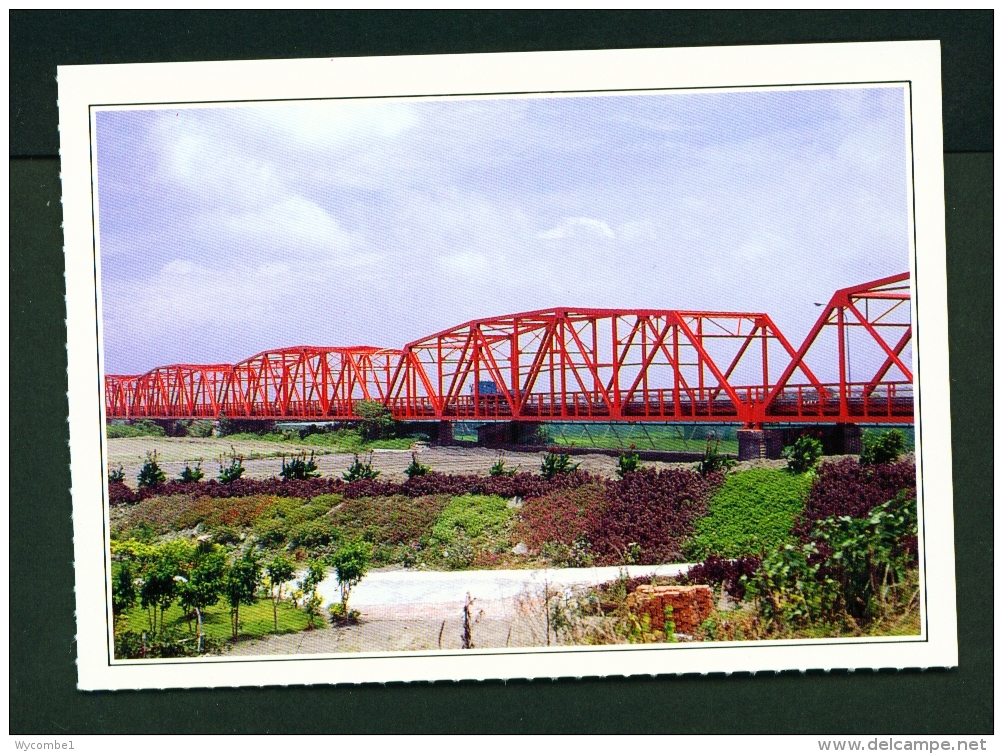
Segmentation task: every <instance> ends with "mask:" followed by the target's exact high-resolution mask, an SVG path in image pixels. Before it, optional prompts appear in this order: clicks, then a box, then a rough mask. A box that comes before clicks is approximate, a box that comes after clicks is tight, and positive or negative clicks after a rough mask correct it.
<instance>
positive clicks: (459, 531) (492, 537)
mask: <svg viewBox="0 0 1003 754" xmlns="http://www.w3.org/2000/svg"><path fill="white" fill-rule="evenodd" d="M511 523H512V509H511V508H509V507H508V503H507V502H506V501H505V499H504V498H501V497H498V496H497V495H460V496H459V497H454V498H453V499H451V500H450V501H449V503H448V504H447V505H446V507H445V508H444V509H443V511H442V513H441V514H440V515H439V520H438V521H436V522H435V526H433V527H432V537H431V544H433V545H437V546H438V547H437V548H436V549H438V553H436V552H435V551H434V550H433V552H432V553H429V555H430V560H432V562H435V556H436V555H437V554H439V555H440V556H441V558H442V563H441V564H442V565H444V566H445V567H447V568H450V569H463V568H469V567H470V566H472V565H474V562H475V560H480V561H482V562H483V560H484V556H485V555H486V556H488V560H490V556H498V555H501V554H503V553H505V552H506V551H507V550H508V548H509V546H510V543H509V536H508V534H509V530H510V527H511Z"/></svg>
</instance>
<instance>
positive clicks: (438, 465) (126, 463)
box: [108, 437, 693, 486]
mask: <svg viewBox="0 0 1003 754" xmlns="http://www.w3.org/2000/svg"><path fill="white" fill-rule="evenodd" d="M231 445H233V447H234V448H235V449H236V451H237V453H238V454H239V455H243V456H244V459H245V460H244V467H245V468H246V469H247V471H246V475H247V476H248V477H249V478H252V479H268V478H270V477H273V476H276V475H278V473H279V471H280V470H281V469H282V459H281V458H280V457H274V455H273V457H268V458H265V457H262V456H265V455H272V454H282V453H285V454H286V455H287V456H291V455H293V454H296V453H300V452H302V451H303V449H304V446H302V445H295V444H292V443H277V442H268V441H264V440H262V441H254V440H238V441H236V442H233V443H231V442H230V441H228V440H227V439H226V438H225V437H222V438H204V439H203V438H192V437H129V438H117V439H112V440H108V460H109V463H110V464H111V466H113V467H115V466H118V464H122V466H123V469H124V470H125V481H126V484H129V485H131V486H135V480H136V475H137V474H138V473H139V469H140V467H141V466H142V465H143V460H144V459H145V457H146V454H147V453H148V452H152V451H153V450H156V451H157V454H158V457H159V463H160V466H161V468H163V469H164V471H165V472H166V473H167V476H168V477H169V478H174V477H177V476H178V474H180V473H181V470H182V469H183V468H184V466H185V461H191V462H194V461H196V460H198V459H199V458H201V459H203V462H202V470H203V471H204V472H205V474H206V477H207V478H212V477H215V476H216V474H217V473H218V472H219V461H218V459H219V456H220V454H227V455H228V454H229V453H230V452H231V450H230V446H231ZM307 450H310V449H309V448H307ZM414 452H416V453H417V454H418V460H420V461H421V462H422V463H423V464H425V465H426V466H430V467H431V468H432V469H433V470H434V471H439V472H442V473H444V474H487V473H488V469H490V468H491V466H492V465H493V464H494V463H495V462H496V461H497V460H498V451H496V450H490V449H488V448H467V447H440V446H425V445H419V446H417V447H416V448H415V450H414ZM320 453H324V455H321V454H320ZM411 453H412V451H410V450H375V451H373V468H374V469H377V470H379V471H380V473H381V474H382V476H381V478H382V479H388V480H391V481H402V480H404V479H405V478H406V477H405V475H404V469H406V468H407V466H408V464H409V463H411ZM543 456H544V454H543V453H516V452H511V451H506V452H505V455H504V458H505V464H506V465H507V466H508V467H509V468H519V469H520V470H522V471H530V472H539V470H540V461H541V460H542V459H543ZM353 460H354V456H353V454H351V453H335V452H330V451H328V450H326V449H318V454H317V456H316V457H315V462H316V464H317V468H318V470H319V471H320V473H321V474H322V475H323V476H341V475H342V473H344V472H345V471H347V470H348V467H349V466H350V465H351V463H352V461H353ZM574 461H575V463H579V462H580V463H581V468H582V470H584V471H588V472H590V473H592V474H598V475H600V476H606V477H613V476H614V475H615V473H616V463H617V459H616V458H613V457H611V456H607V455H602V454H599V453H596V454H590V455H583V456H575V457H574ZM644 465H645V466H654V467H655V468H674V467H675V468H692V467H693V464H692V463H683V464H678V463H662V462H650V463H648V462H646V463H645V464H644Z"/></svg>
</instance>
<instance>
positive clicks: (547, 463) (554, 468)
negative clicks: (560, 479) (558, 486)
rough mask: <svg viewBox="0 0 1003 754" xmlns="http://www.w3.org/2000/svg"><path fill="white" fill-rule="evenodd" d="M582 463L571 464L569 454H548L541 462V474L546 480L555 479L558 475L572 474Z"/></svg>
mask: <svg viewBox="0 0 1003 754" xmlns="http://www.w3.org/2000/svg"><path fill="white" fill-rule="evenodd" d="M579 466H581V464H580V463H571V456H570V455H569V454H568V453H547V455H545V456H544V457H543V461H541V462H540V474H542V475H543V478H544V479H553V478H554V477H555V476H557V475H558V474H570V473H571V472H572V471H575V470H576V469H577V468H578V467H579Z"/></svg>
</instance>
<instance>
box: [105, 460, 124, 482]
mask: <svg viewBox="0 0 1003 754" xmlns="http://www.w3.org/2000/svg"><path fill="white" fill-rule="evenodd" d="M108 481H109V482H125V469H123V468H122V464H119V465H118V466H114V467H112V468H110V469H108Z"/></svg>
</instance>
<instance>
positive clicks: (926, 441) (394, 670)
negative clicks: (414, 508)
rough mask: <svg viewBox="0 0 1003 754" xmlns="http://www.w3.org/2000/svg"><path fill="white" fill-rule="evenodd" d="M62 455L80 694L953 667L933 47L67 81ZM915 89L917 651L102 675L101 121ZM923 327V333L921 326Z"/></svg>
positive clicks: (639, 654)
mask: <svg viewBox="0 0 1003 754" xmlns="http://www.w3.org/2000/svg"><path fill="white" fill-rule="evenodd" d="M58 79H59V122H60V157H61V179H62V188H63V218H64V220H63V225H64V242H65V259H66V287H67V290H66V305H67V358H68V377H69V381H68V384H69V391H68V398H69V407H70V416H69V421H70V453H71V478H72V493H73V519H74V557H75V570H76V605H77V648H78V659H77V664H78V686H79V688H81V689H127V688H166V687H199V686H237V685H289V684H311V683H360V682H387V681H411V680H439V679H449V680H458V679H497V678H534V677H569V676H570V677H582V676H607V675H613V676H627V675H635V674H645V675H653V674H661V673H709V672H725V673H730V672H756V671H764V670H788V669H798V670H807V669H833V668H906V667H950V666H954V665H957V661H958V653H957V619H956V613H955V583H954V543H953V530H954V524H953V500H952V482H951V443H950V402H949V395H950V393H949V388H950V383H949V374H948V336H947V284H946V253H945V234H944V199H943V196H944V194H943V161H942V152H943V140H942V129H941V96H940V94H941V93H940V48H939V43H937V42H887V43H886V42H881V43H854V44H823V45H787V46H781V45H778V46H759V47H720V48H689V49H642V50H598V51H581V52H539V53H504V54H482V55H433V56H408V57H385V58H377V57H373V58H331V59H308V60H281V61H232V62H208V63H165V64H134V65H113V66H68V67H66V66H64V67H60V68H59V70H58ZM886 82H887V83H891V82H896V83H900V82H908V86H907V89H906V91H907V94H908V96H909V97H910V100H911V102H910V104H911V112H912V133H911V145H912V155H911V156H912V174H913V188H914V193H913V196H914V202H913V207H912V218H913V220H914V229H915V238H914V243H915V254H914V255H913V262H912V263H913V264H914V265H915V266H914V268H913V269H912V270H911V271H912V273H913V278H912V279H913V286H914V287H913V294H914V295H913V307H914V312H913V316H914V320H913V321H914V322H915V323H916V324H917V331H916V334H915V342H916V346H915V347H914V354H915V359H916V367H917V368H916V373H917V375H919V373H920V369H921V370H922V380H921V382H920V383H919V384H918V385H917V395H918V399H917V474H918V480H917V481H918V485H919V486H920V487H921V492H920V496H919V497H920V506H921V521H922V532H921V557H922V558H923V564H924V567H923V568H921V572H922V573H921V578H923V579H924V585H925V588H924V589H923V592H924V593H925V599H926V604H925V610H924V617H925V632H924V635H923V636H921V637H906V638H882V637H876V638H869V639H834V640H820V641H796V642H741V643H713V644H711V643H706V644H703V643H701V644H679V645H657V646H650V645H649V646H631V647H624V646H614V647H596V648H577V647H575V648H554V649H546V650H545V649H513V650H483V651H480V650H473V651H467V652H442V653H425V654H422V653H413V654H412V653H408V654H394V655H392V656H389V655H383V654H381V655H354V654H353V655H325V656H315V655H314V656H311V655H293V656H284V657H247V658H200V659H184V660H148V661H139V662H129V663H120V662H114V663H112V662H110V661H109V653H108V641H109V640H108V634H107V614H106V613H107V602H108V596H107V589H108V586H107V584H108V579H107V578H106V567H107V557H108V555H107V552H106V548H105V546H104V543H105V541H106V532H105V531H104V527H105V525H106V520H107V517H106V515H100V516H99V515H97V511H104V510H105V505H106V501H105V497H106V496H105V494H104V490H105V484H106V481H105V473H104V468H105V464H104V462H103V443H102V442H101V437H102V432H103V426H104V418H103V416H104V407H103V404H102V400H101V396H102V392H101V390H100V384H101V374H102V372H101V365H100V363H99V361H98V357H97V356H96V354H98V353H99V352H100V349H99V329H98V326H99V323H98V317H97V314H98V311H99V310H100V309H99V303H100V302H99V291H98V286H97V280H98V279H99V277H98V275H97V267H96V265H97V259H96V254H95V250H94V237H95V232H96V228H95V224H96V217H95V216H94V214H93V212H92V188H93V187H92V180H91V153H90V150H91V134H90V123H91V120H90V118H91V108H92V107H93V106H115V105H135V106H143V105H151V104H168V103H192V102H204V103H215V102H233V101H235V100H248V101H250V100H255V101H261V100H290V99H312V98H334V97H340V98H349V97H374V96H380V97H409V96H411V97H413V96H436V95H442V96H449V95H457V94H478V95H486V94H506V93H519V92H534V93H545V92H553V93H555V94H556V93H558V92H588V91H600V90H605V91H609V90H639V89H681V88H686V89H691V88H692V89H703V88H739V87H749V86H792V85H794V86H797V85H827V84H847V85H854V84H861V83H886ZM920 315H922V324H921V326H919V325H920Z"/></svg>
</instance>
